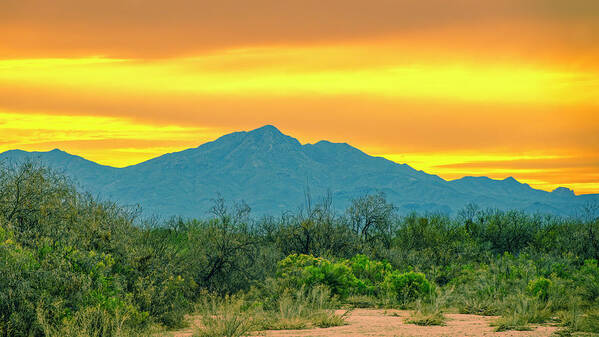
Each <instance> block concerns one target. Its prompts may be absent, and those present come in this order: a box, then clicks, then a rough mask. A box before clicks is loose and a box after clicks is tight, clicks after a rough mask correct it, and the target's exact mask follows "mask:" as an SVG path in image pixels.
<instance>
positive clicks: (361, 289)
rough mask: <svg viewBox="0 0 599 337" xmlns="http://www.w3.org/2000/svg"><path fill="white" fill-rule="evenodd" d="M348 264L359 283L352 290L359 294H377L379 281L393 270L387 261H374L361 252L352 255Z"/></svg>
mask: <svg viewBox="0 0 599 337" xmlns="http://www.w3.org/2000/svg"><path fill="white" fill-rule="evenodd" d="M349 266H350V268H351V271H352V273H353V274H354V276H355V277H356V278H357V282H358V283H359V284H358V286H357V287H356V289H355V290H354V291H355V292H356V293H358V294H361V295H375V296H376V295H379V291H380V288H381V287H380V285H381V283H382V282H383V281H384V280H385V276H386V275H387V273H389V272H391V271H392V270H393V268H392V267H391V264H390V263H389V262H386V261H374V260H371V259H370V258H368V257H367V256H366V255H362V254H358V255H356V256H354V257H352V258H351V259H350V260H349Z"/></svg>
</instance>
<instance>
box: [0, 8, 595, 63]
mask: <svg viewBox="0 0 599 337" xmlns="http://www.w3.org/2000/svg"><path fill="white" fill-rule="evenodd" d="M598 7H599V6H598V5H597V2H596V1H593V0H586V1H585V0H574V1H572V0H568V1H566V0H561V1H558V0H552V1H546V0H524V1H522V0H499V1H480V0H456V1H445V0H427V1H409V0H373V1H367V2H366V1H362V0H327V1H320V0H301V1H300V0H288V1H278V0H254V1H252V2H251V3H248V2H247V1H244V0H221V1H195V0H186V1H182V0H174V1H162V0H145V1H139V0H106V1H77V0H55V1H51V2H48V1H41V0H5V1H3V2H2V4H0V30H2V31H3V32H8V34H2V35H1V36H0V46H3V47H0V51H2V54H3V55H6V56H8V57H13V58H15V57H31V56H39V55H44V56H48V55H68V56H72V55H75V54H76V55H108V56H118V57H144V58H147V57H171V56H176V55H190V54H196V53H199V52H205V51H209V50H214V49H228V48H238V47H247V46H264V45H298V44H315V43H316V44H318V43H327V44H328V43H334V42H343V41H355V40H370V39H373V38H386V37H400V38H404V39H407V40H408V41H409V40H410V39H411V38H413V37H418V38H417V39H416V40H418V39H425V40H426V39H427V38H429V39H430V38H431V37H433V40H436V42H437V43H442V42H444V44H445V45H446V46H448V47H450V48H451V46H454V47H455V46H456V45H455V43H456V42H457V43H464V42H465V46H467V45H469V46H470V47H471V48H474V49H477V50H479V51H482V50H484V49H485V48H491V49H493V45H495V44H497V45H501V46H503V47H506V46H507V47H509V46H510V45H511V46H513V45H518V46H519V48H526V46H528V48H526V49H529V50H531V51H535V50H553V51H556V50H560V49H564V47H568V48H569V49H572V48H577V49H582V50H591V49H592V50H595V51H596V50H597V48H596V45H597V41H598V39H599V37H597V31H598V27H599V23H597V20H596V17H594V15H592V13H597V11H598V10H599V8H598ZM456 32H461V33H458V34H456ZM531 44H532V45H531ZM568 48H566V49H568Z"/></svg>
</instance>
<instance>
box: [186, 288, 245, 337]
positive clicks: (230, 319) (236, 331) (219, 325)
mask: <svg viewBox="0 0 599 337" xmlns="http://www.w3.org/2000/svg"><path fill="white" fill-rule="evenodd" d="M242 307H243V301H242V299H241V298H238V297H235V296H233V297H230V296H225V297H220V296H217V295H208V294H207V293H203V296H202V300H201V302H200V306H199V313H200V314H201V321H202V325H201V326H200V327H199V328H198V331H197V332H196V333H195V334H194V336H196V337H241V336H247V334H248V333H249V332H250V331H251V330H252V329H253V328H254V325H253V324H252V322H251V320H250V315H249V313H248V312H246V311H244V310H243V309H242Z"/></svg>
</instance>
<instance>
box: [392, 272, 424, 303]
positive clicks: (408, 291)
mask: <svg viewBox="0 0 599 337" xmlns="http://www.w3.org/2000/svg"><path fill="white" fill-rule="evenodd" d="M385 285H386V287H387V289H388V290H389V291H390V292H391V293H392V294H393V295H394V296H395V297H396V298H397V300H398V301H399V302H400V303H408V302H411V301H414V300H416V299H418V298H421V297H424V296H427V295H428V294H429V293H430V291H431V290H432V286H431V284H430V282H429V281H428V280H427V279H426V277H425V276H424V274H422V273H416V272H413V271H410V272H407V273H400V272H399V271H394V272H392V273H389V274H387V276H386V277H385Z"/></svg>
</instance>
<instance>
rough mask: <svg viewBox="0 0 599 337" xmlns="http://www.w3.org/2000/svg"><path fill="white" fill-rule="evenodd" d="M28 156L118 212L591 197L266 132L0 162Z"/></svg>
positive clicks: (559, 206)
mask: <svg viewBox="0 0 599 337" xmlns="http://www.w3.org/2000/svg"><path fill="white" fill-rule="evenodd" d="M28 158H30V159H36V160H40V161H41V162H42V163H44V164H46V165H48V166H50V167H52V168H55V169H58V170H60V171H62V172H64V173H65V174H67V175H68V176H70V177H72V178H73V179H74V180H75V181H76V182H77V183H78V185H79V186H80V188H81V189H83V190H86V191H89V192H92V193H93V194H95V195H99V196H101V197H102V198H105V199H111V200H115V201H118V202H119V203H121V204H123V205H133V204H140V205H141V206H142V208H143V210H144V212H145V214H158V215H162V216H170V215H181V216H199V217H201V216H205V215H206V214H207V213H206V212H207V210H208V209H209V208H210V206H211V205H212V199H213V198H215V197H216V196H217V194H220V195H222V196H223V197H224V198H225V199H227V200H231V201H239V200H245V201H246V202H247V203H248V204H249V205H250V207H251V208H252V211H253V213H254V214H258V215H259V214H272V215H278V214H280V213H281V212H283V211H287V210H295V209H297V207H299V206H300V205H301V204H302V203H303V201H304V191H305V190H306V187H309V190H310V192H311V194H312V196H313V197H314V198H318V197H320V196H322V195H324V194H325V193H327V191H330V192H331V193H332V196H333V205H334V207H335V208H336V209H338V210H341V209H344V208H345V207H347V205H348V204H349V202H350V200H351V199H354V198H356V197H359V196H362V195H364V194H367V193H375V192H379V191H382V192H384V193H385V194H386V196H387V199H388V200H389V201H390V202H392V203H393V204H395V205H396V206H397V207H399V210H400V212H403V213H405V212H409V211H419V212H425V211H441V212H445V213H454V212H456V211H457V210H459V209H460V208H462V207H464V206H465V205H466V204H468V203H471V202H473V203H476V204H478V205H479V206H481V207H493V208H500V209H522V210H525V211H529V212H546V213H552V214H558V215H574V214H576V212H578V211H579V210H580V208H581V206H582V205H584V204H585V203H586V202H588V201H592V200H594V201H598V202H599V194H587V195H581V196H576V195H574V193H573V192H572V191H571V190H569V189H567V188H563V187H561V188H558V189H556V190H555V191H553V192H546V191H541V190H536V189H533V188H531V187H530V186H529V185H528V184H522V183H519V182H518V181H516V180H515V179H514V178H511V177H510V178H507V179H504V180H494V179H490V178H487V177H464V178H461V179H457V180H451V181H446V180H444V179H442V178H440V177H438V176H436V175H431V174H427V173H425V172H422V171H417V170H415V169H413V168H412V167H410V166H408V165H406V164H397V163H394V162H392V161H389V160H387V159H384V158H380V157H373V156H369V155H367V154H365V153H364V152H362V151H360V150H358V149H357V148H354V147H352V146H350V145H348V144H345V143H331V142H328V141H319V142H318V143H316V144H305V145H302V144H301V143H300V142H299V141H298V140H297V139H295V138H293V137H290V136H287V135H284V134H282V133H281V132H280V131H279V130H278V129H277V128H275V127H274V126H271V125H267V126H263V127H261V128H258V129H255V130H252V131H249V132H245V131H242V132H235V133H231V134H228V135H225V136H222V137H220V138H218V139H217V140H215V141H213V142H209V143H206V144H203V145H201V146H199V147H197V148H192V149H187V150H184V151H181V152H175V153H168V154H165V155H162V156H159V157H156V158H153V159H151V160H148V161H145V162H142V163H140V164H137V165H132V166H128V167H125V168H114V167H109V166H103V165H99V164H96V163H94V162H92V161H89V160H86V159H84V158H81V157H78V156H74V155H71V154H68V153H66V152H63V151H60V150H58V149H55V150H52V151H49V152H26V151H21V150H12V151H7V152H4V153H1V154H0V160H2V159H4V160H8V161H17V162H18V161H22V160H25V159H28Z"/></svg>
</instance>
